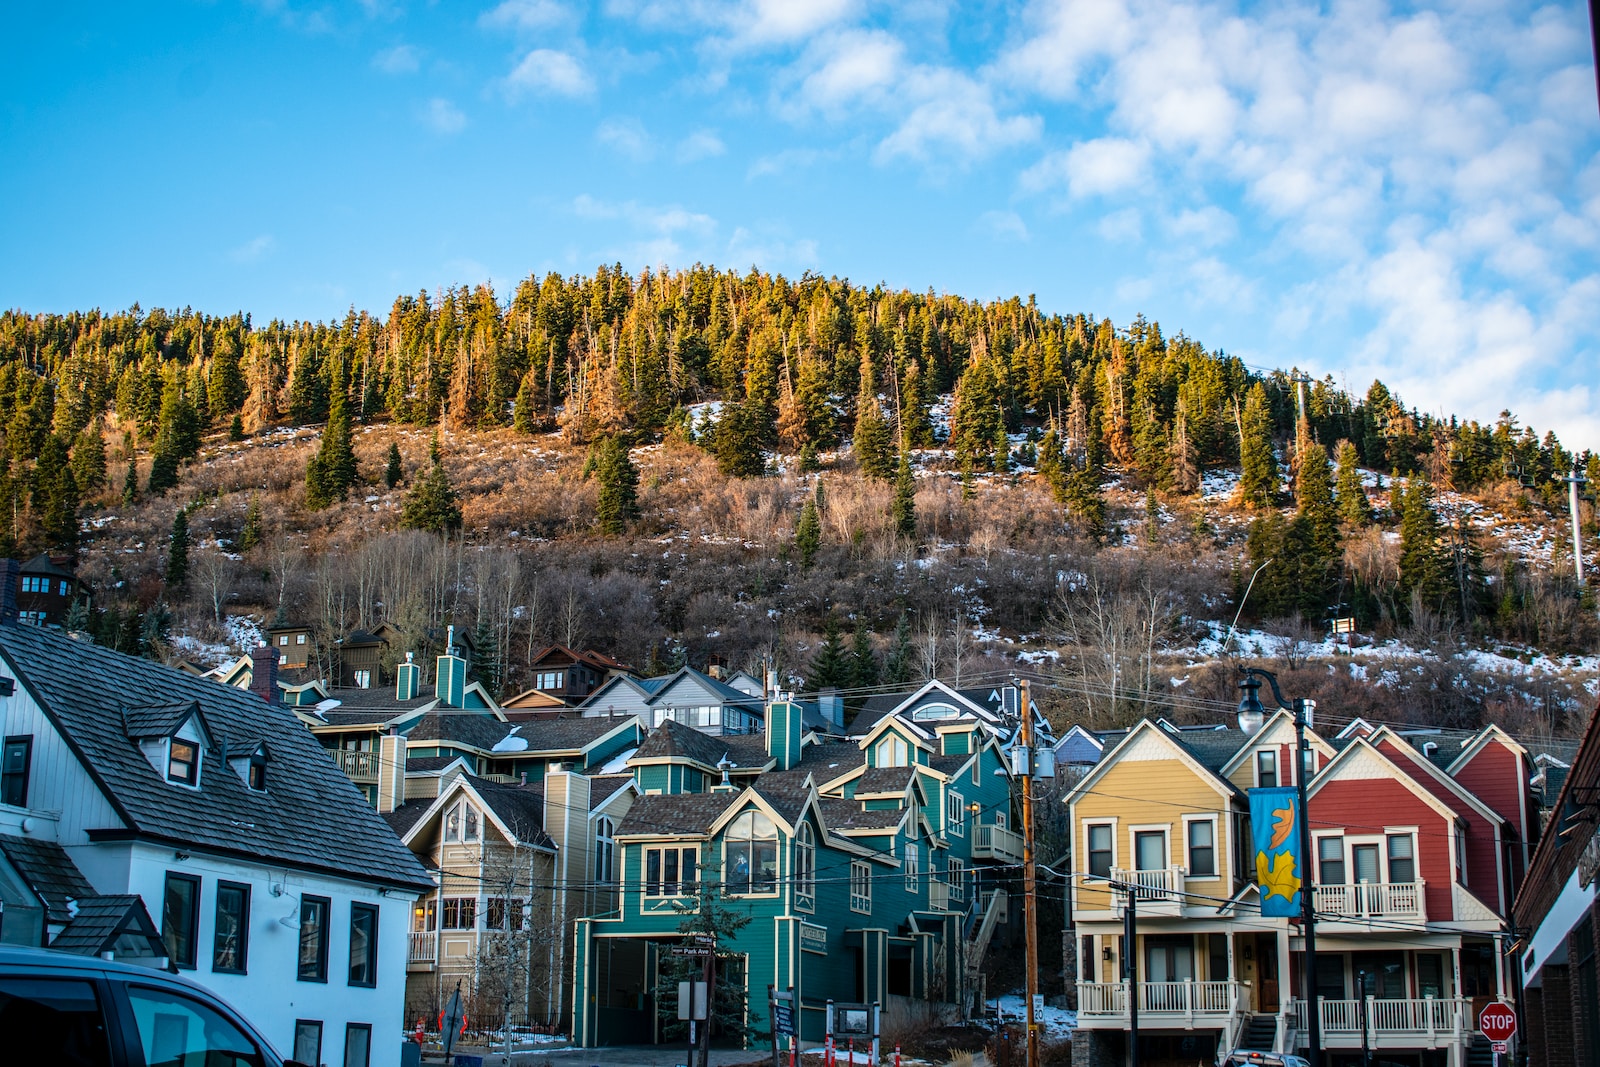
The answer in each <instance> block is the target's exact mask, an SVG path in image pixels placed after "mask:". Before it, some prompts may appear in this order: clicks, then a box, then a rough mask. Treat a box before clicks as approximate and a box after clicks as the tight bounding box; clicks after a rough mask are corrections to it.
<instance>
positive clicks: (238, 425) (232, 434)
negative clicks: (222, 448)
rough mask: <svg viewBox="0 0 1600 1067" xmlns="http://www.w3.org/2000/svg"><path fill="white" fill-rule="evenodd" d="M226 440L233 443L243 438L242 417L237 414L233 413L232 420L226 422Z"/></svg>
mask: <svg viewBox="0 0 1600 1067" xmlns="http://www.w3.org/2000/svg"><path fill="white" fill-rule="evenodd" d="M228 440H230V441H232V442H233V443H234V444H238V443H239V442H240V441H243V440H244V419H243V418H242V417H241V416H239V415H234V417H233V421H232V422H230V423H228Z"/></svg>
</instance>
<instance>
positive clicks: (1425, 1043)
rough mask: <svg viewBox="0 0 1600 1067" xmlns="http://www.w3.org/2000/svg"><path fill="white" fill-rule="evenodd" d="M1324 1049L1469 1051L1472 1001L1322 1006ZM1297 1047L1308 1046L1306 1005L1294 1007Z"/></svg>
mask: <svg viewBox="0 0 1600 1067" xmlns="http://www.w3.org/2000/svg"><path fill="white" fill-rule="evenodd" d="M1317 1007H1318V1019H1319V1021H1320V1022H1321V1024H1322V1043H1323V1046H1324V1047H1325V1048H1350V1049H1359V1048H1361V1047H1362V1046H1363V1041H1364V1042H1365V1044H1366V1046H1368V1047H1370V1048H1374V1049H1418V1048H1426V1049H1438V1048H1447V1047H1449V1046H1452V1045H1465V1044H1466V1043H1467V1042H1468V1041H1469V1040H1470V1038H1471V1036H1472V1033H1473V1018H1472V1001H1470V1000H1467V999H1463V998H1457V997H1443V998H1441V997H1423V998H1420V999H1418V998H1403V999H1382V1000H1380V999H1379V998H1377V997H1367V998H1365V999H1364V1000H1318V1002H1317ZM1290 1026H1291V1027H1292V1028H1293V1030H1294V1031H1295V1033H1296V1035H1297V1036H1298V1044H1299V1045H1300V1046H1301V1047H1305V1046H1306V1044H1307V1043H1308V1035H1307V1027H1306V1004H1305V1001H1303V1000H1296V1001H1294V1002H1293V1003H1292V1004H1291V1006H1290Z"/></svg>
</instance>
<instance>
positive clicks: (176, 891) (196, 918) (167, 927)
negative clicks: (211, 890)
mask: <svg viewBox="0 0 1600 1067" xmlns="http://www.w3.org/2000/svg"><path fill="white" fill-rule="evenodd" d="M199 925H200V879H198V878H196V877H195V876H194V875H192V874H175V873H173V872H172V871H168V872H167V888H166V892H165V893H164V894H162V898H161V940H162V941H164V942H166V946H167V957H168V958H169V959H171V960H172V962H173V963H174V964H175V965H177V966H179V967H193V966H194V960H195V943H194V937H195V929H196V928H197V927H198V926H199Z"/></svg>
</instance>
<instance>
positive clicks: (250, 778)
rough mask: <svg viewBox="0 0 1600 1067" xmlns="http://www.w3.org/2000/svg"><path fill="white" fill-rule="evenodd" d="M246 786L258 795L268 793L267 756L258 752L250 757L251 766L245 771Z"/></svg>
mask: <svg viewBox="0 0 1600 1067" xmlns="http://www.w3.org/2000/svg"><path fill="white" fill-rule="evenodd" d="M245 784H246V785H248V786H249V787H250V788H251V789H254V790H255V791H256V792H258V793H265V792H266V791H267V755H266V753H264V752H257V753H256V754H255V755H254V756H251V757H250V766H249V768H248V769H247V770H246V771H245Z"/></svg>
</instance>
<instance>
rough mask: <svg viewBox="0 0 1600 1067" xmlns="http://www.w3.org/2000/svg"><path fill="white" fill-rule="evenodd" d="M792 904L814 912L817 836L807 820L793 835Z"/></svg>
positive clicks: (815, 900) (815, 902)
mask: <svg viewBox="0 0 1600 1067" xmlns="http://www.w3.org/2000/svg"><path fill="white" fill-rule="evenodd" d="M793 881H794V906H795V908H796V910H799V911H807V912H814V911H816V908H817V837H816V831H814V830H812V829H811V823H810V822H809V821H805V822H802V823H801V824H800V829H798V830H797V831H795V835H794V879H793Z"/></svg>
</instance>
